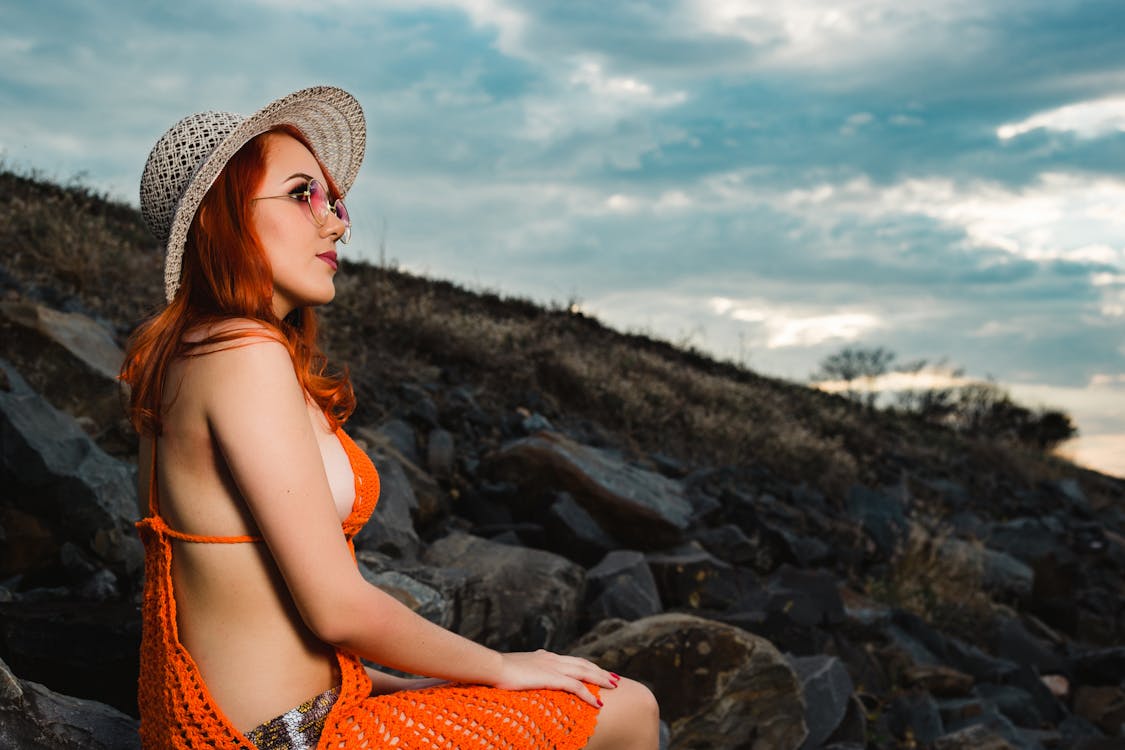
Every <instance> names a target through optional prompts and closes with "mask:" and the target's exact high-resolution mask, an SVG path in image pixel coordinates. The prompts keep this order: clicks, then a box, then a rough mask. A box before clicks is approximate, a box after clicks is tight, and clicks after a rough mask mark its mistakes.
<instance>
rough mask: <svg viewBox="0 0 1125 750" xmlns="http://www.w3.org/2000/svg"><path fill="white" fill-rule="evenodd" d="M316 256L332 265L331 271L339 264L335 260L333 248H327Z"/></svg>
mask: <svg viewBox="0 0 1125 750" xmlns="http://www.w3.org/2000/svg"><path fill="white" fill-rule="evenodd" d="M316 257H318V258H320V259H321V260H323V261H324V262H325V263H327V264H328V265H330V266H332V270H333V271H335V270H336V269H337V268H339V266H340V264H339V263H338V262H337V261H336V251H335V250H329V251H328V252H326V253H321V254H320V255H318V256H316Z"/></svg>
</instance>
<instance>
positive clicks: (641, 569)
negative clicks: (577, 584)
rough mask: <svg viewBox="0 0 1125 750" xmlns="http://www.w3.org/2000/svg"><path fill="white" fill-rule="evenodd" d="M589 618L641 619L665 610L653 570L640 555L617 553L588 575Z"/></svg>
mask: <svg viewBox="0 0 1125 750" xmlns="http://www.w3.org/2000/svg"><path fill="white" fill-rule="evenodd" d="M586 597H587V603H586V617H587V619H588V620H589V621H590V622H591V623H596V622H598V621H600V620H604V619H607V618H617V619H621V620H627V621H631V620H639V619H641V618H642V617H649V616H651V615H656V614H659V613H660V612H662V611H664V607H663V606H662V605H661V603H660V593H659V592H658V591H657V589H656V581H655V580H653V577H652V571H651V570H650V569H649V567H648V563H646V562H645V557H644V555H643V554H641V553H640V552H635V551H632V550H617V551H614V552H610V553H609V554H608V555H606V556H605V557H604V558H603V559H602V561H601V562H599V563H598V564H597V565H595V566H594V567H593V568H591V569H590V570H589V571H587V573H586Z"/></svg>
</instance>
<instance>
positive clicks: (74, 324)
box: [0, 301, 125, 432]
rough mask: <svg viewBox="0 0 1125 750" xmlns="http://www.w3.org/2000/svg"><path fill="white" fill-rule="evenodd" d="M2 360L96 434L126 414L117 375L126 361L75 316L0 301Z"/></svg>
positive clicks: (107, 337)
mask: <svg viewBox="0 0 1125 750" xmlns="http://www.w3.org/2000/svg"><path fill="white" fill-rule="evenodd" d="M0 340H3V341H4V356H5V357H7V358H9V359H10V360H11V361H12V363H13V364H14V365H15V366H16V367H17V368H18V369H19V370H20V372H21V373H22V374H23V376H24V377H25V378H26V379H27V381H28V382H29V383H30V385H31V387H32V388H33V389H34V390H35V391H36V392H38V393H40V394H41V395H42V396H43V397H44V398H46V399H47V400H48V401H50V402H51V404H52V405H54V406H55V407H56V408H58V409H61V410H63V411H65V412H66V413H68V414H70V415H71V416H73V417H76V418H79V417H83V418H87V419H89V420H91V422H92V424H93V425H94V428H93V430H94V432H100V431H101V430H103V429H105V428H106V427H108V426H110V425H112V424H114V423H116V422H118V421H119V420H120V419H121V418H122V417H123V416H124V415H123V413H122V409H121V392H120V388H119V386H118V383H117V374H118V372H119V371H120V370H121V363H122V361H123V360H124V358H125V355H124V352H122V351H121V348H120V347H119V346H117V343H116V342H115V341H114V340H113V336H112V335H111V334H110V332H109V331H108V330H106V328H104V327H103V326H101V325H100V324H98V323H96V322H95V321H93V320H91V319H90V318H88V317H86V316H85V315H81V314H79V313H72V312H59V311H57V310H52V309H51V308H49V307H44V306H43V305H38V304H35V303H33V302H25V301H5V302H0Z"/></svg>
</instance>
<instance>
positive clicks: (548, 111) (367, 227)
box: [0, 0, 1125, 475]
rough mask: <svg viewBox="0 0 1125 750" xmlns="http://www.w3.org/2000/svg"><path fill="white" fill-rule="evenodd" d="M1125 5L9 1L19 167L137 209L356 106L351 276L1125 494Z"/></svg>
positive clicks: (11, 140) (6, 71) (6, 28)
mask: <svg viewBox="0 0 1125 750" xmlns="http://www.w3.org/2000/svg"><path fill="white" fill-rule="evenodd" d="M1123 25H1125V7H1123V6H1122V4H1121V2H1120V0H1097V1H1092V2H1074V1H1072V0H929V2H926V3H903V2H901V0H834V1H833V0H800V1H796V0H795V1H794V2H789V3H778V2H758V1H756V0H742V1H736V0H664V1H663V2H659V1H655V0H654V1H652V2H640V1H633V0H623V1H622V2H589V1H588V0H561V1H554V2H553V1H541V2H532V1H531V0H522V1H521V0H421V1H419V0H394V1H392V2H366V1H361V0H354V1H349V0H319V2H290V1H289V0H257V1H256V2H254V1H244V2H237V3H235V2H230V1H229V0H228V1H226V2H218V1H217V0H203V1H200V2H192V3H176V4H172V3H156V2H138V1H133V2H114V3H91V2H87V1H85V0H70V1H66V0H61V1H55V0H44V1H43V2H41V3H34V4H33V3H27V2H16V1H15V0H0V110H2V111H3V115H2V117H0V154H2V155H3V159H4V161H5V162H6V163H7V164H8V165H14V166H17V167H23V168H36V169H39V170H42V171H43V172H45V173H46V174H47V175H49V176H53V177H57V178H60V179H69V178H70V177H72V176H74V175H79V174H80V175H83V176H84V179H85V180H86V181H87V182H88V183H91V184H93V185H95V186H98V187H100V188H102V189H104V190H106V191H108V192H109V193H110V194H112V195H114V196H117V197H120V198H123V199H126V200H129V201H132V202H134V203H135V202H136V198H135V195H136V184H137V181H138V178H139V174H140V170H141V167H142V166H143V163H144V160H145V157H146V156H147V153H148V150H149V148H151V145H152V144H153V143H154V142H155V140H156V139H157V138H158V137H159V136H160V134H161V133H162V132H163V131H164V130H165V129H166V128H167V127H169V126H170V125H171V124H172V123H173V122H175V121H176V120H178V119H179V118H180V117H182V116H183V115H186V114H188V113H190V112H195V111H200V110H204V109H225V110H231V111H235V112H242V113H250V112H252V111H254V110H256V109H258V108H259V107H261V106H262V105H264V104H265V103H267V102H268V101H270V100H272V99H274V98H276V97H278V96H281V95H284V94H286V93H288V92H290V91H292V90H295V89H297V88H301V87H304V86H307V85H313V84H319V83H331V84H335V85H339V86H342V87H344V88H346V89H348V90H349V91H351V92H352V93H354V94H355V95H356V96H357V97H358V98H359V100H360V101H361V102H362V104H363V105H364V108H365V109H366V111H367V114H368V124H369V133H370V135H369V138H370V140H369V150H368V159H367V162H366V164H365V166H364V169H363V171H362V172H361V174H360V178H359V182H358V183H357V185H356V187H355V189H354V190H353V191H352V194H351V195H350V196H349V201H348V204H349V208H350V209H351V212H352V214H353V217H354V219H355V224H356V236H355V239H354V240H353V242H352V244H351V245H349V246H348V248H347V252H354V253H356V254H357V255H359V256H361V257H364V258H367V259H370V260H378V259H379V257H380V247H382V252H383V253H384V255H385V257H386V259H387V260H393V261H395V262H397V264H398V265H399V266H401V267H403V268H406V269H408V270H411V271H415V272H419V273H424V274H427V275H430V276H434V277H439V278H445V279H451V280H454V281H456V282H459V283H462V284H464V285H467V286H469V287H472V288H477V289H487V290H492V291H498V292H501V293H503V294H508V295H517V296H523V297H531V298H534V299H537V300H540V301H544V302H555V303H559V304H570V303H575V304H578V305H580V306H581V308H582V309H583V310H585V311H587V312H590V313H593V314H595V315H597V316H598V317H599V318H600V319H602V320H603V321H605V322H607V323H609V324H612V325H614V326H616V327H619V328H621V329H625V330H633V331H645V332H650V333H653V334H655V335H658V336H661V337H663V338H667V339H669V340H672V341H676V342H681V343H690V344H693V345H695V346H697V347H699V348H702V349H705V350H708V351H711V352H713V353H715V354H716V356H718V357H720V358H729V359H733V360H737V361H742V362H744V363H745V364H747V365H748V366H750V367H752V368H754V369H756V370H758V371H761V372H763V373H766V374H771V375H779V376H782V377H787V378H791V379H796V380H804V379H806V378H807V377H808V376H809V374H810V373H811V372H812V371H813V370H815V369H816V366H817V363H818V362H819V361H820V360H821V359H822V358H823V357H824V356H826V355H827V354H830V353H833V352H835V351H838V350H839V349H840V348H842V347H843V346H845V345H849V344H852V345H859V346H885V347H887V348H889V349H891V350H893V351H895V352H896V353H898V355H899V359H900V360H911V359H917V358H923V357H924V358H931V359H936V358H941V357H946V358H948V361H949V362H951V363H953V364H955V365H958V366H962V367H964V368H965V369H966V372H967V374H969V375H970V376H973V377H981V378H983V377H992V378H995V379H996V380H997V381H998V382H1000V383H1002V384H1004V385H1006V386H1009V387H1010V388H1011V389H1012V391H1013V393H1014V395H1015V396H1016V398H1017V399H1019V400H1022V401H1024V402H1026V403H1028V404H1029V405H1047V406H1054V407H1060V408H1064V409H1066V410H1068V411H1069V412H1070V413H1072V414H1073V415H1074V416H1075V417H1076V419H1077V421H1078V423H1079V427H1080V428H1081V430H1082V433H1083V438H1082V439H1081V440H1079V441H1077V442H1076V443H1075V444H1074V445H1073V446H1072V447H1071V449H1070V450H1071V452H1072V453H1073V454H1074V455H1076V456H1077V457H1078V459H1079V460H1082V461H1084V462H1087V463H1090V464H1093V465H1096V466H1099V467H1102V468H1103V469H1106V470H1109V471H1113V472H1115V473H1117V474H1121V475H1125V44H1122V43H1121V39H1120V33H1119V32H1120V29H1121V28H1122V27H1123Z"/></svg>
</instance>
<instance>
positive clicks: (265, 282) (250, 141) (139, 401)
mask: <svg viewBox="0 0 1125 750" xmlns="http://www.w3.org/2000/svg"><path fill="white" fill-rule="evenodd" d="M365 139H366V129H365V124H364V120H363V113H362V110H361V109H360V107H359V104H358V103H357V102H356V101H355V99H354V98H353V97H351V96H350V95H349V94H347V93H346V92H344V91H341V90H339V89H335V88H331V87H317V88H311V89H305V90H303V91H298V92H296V93H293V94H290V95H289V96H287V97H284V98H282V99H279V100H277V101H276V102H273V103H272V104H270V105H268V106H267V107H265V108H263V109H262V110H260V111H259V112H258V113H256V114H254V115H253V116H251V117H248V118H245V117H241V116H238V115H232V114H228V113H215V112H208V113H202V114H199V115H192V116H190V117H187V118H185V119H184V120H182V121H180V122H179V123H177V125H175V126H174V127H173V128H171V129H170V130H169V131H168V132H167V133H165V134H164V136H163V137H162V138H161V139H160V141H158V142H157V144H156V146H155V147H154V149H153V151H152V154H150V156H149V160H148V163H147V164H146V166H145V171H144V174H143V176H142V178H141V208H142V211H143V213H144V216H145V219H146V222H147V223H148V224H149V226H150V227H151V228H152V229H153V231H154V233H155V234H156V235H157V237H158V238H159V239H160V240H161V241H162V242H164V243H165V245H166V248H165V251H166V262H165V292H166V297H167V300H168V305H167V307H165V308H164V309H163V310H162V311H161V312H159V313H157V314H156V315H155V316H153V318H151V319H150V320H148V321H147V322H146V323H145V324H144V325H142V326H141V327H140V328H139V329H138V331H137V332H136V333H135V334H134V336H133V339H132V340H131V342H130V347H129V352H128V354H127V357H126V362H125V366H124V368H123V371H122V373H123V379H124V380H125V381H126V382H127V383H128V384H129V385H130V386H131V389H132V391H131V403H130V410H131V411H130V413H131V418H132V420H133V422H134V424H135V426H136V427H137V429H138V431H139V433H140V434H141V436H142V439H141V448H140V466H141V467H142V468H141V478H140V483H141V487H148V493H147V503H146V505H147V511H148V516H147V517H146V518H145V519H144V520H143V521H141V522H140V523H139V524H138V527H139V529H140V532H141V536H142V539H143V540H144V543H145V549H146V584H145V595H144V605H143V618H144V632H143V639H142V648H141V675H140V682H139V697H140V708H141V735H142V740H143V744H144V747H146V748H198V747H207V748H214V747H221V748H227V747H238V748H254V747H257V748H263V749H264V748H275V747H278V748H303V747H309V748H312V747H333V748H336V747H348V748H351V747H371V748H374V747H384V746H388V747H390V746H393V747H397V748H478V747H479V748H491V747H496V748H516V747H521V748H522V747H527V748H531V747H536V748H538V747H558V748H579V747H584V746H585V747H590V748H638V749H639V748H645V749H646V750H650V749H651V748H655V747H656V746H657V726H658V723H657V710H656V704H655V702H654V700H653V698H652V694H651V693H650V692H649V691H648V690H647V689H646V688H644V687H643V686H642V685H640V684H638V683H636V682H632V681H630V680H627V679H622V678H619V677H618V676H617V675H615V674H612V673H609V672H606V671H605V670H602V669H600V668H599V667H597V666H596V665H594V664H592V663H590V662H588V661H586V660H584V659H579V658H574V657H568V656H560V655H556V654H551V653H548V652H545V651H537V652H534V653H506V654H501V653H497V652H495V651H492V650H491V649H488V648H485V647H483V646H480V645H478V644H476V643H473V642H472V641H469V640H466V639H464V638H462V637H460V636H458V635H456V634H454V633H451V632H449V631H446V630H443V629H442V628H440V627H438V626H436V625H434V624H432V623H430V622H428V621H426V620H425V619H423V618H421V617H419V616H418V615H416V614H414V613H413V612H412V611H411V610H410V609H408V608H407V607H405V606H403V605H402V604H400V603H399V602H398V601H397V600H395V599H394V598H392V597H391V596H389V595H388V594H386V593H384V592H383V591H381V590H380V589H378V588H376V587H374V586H371V585H370V584H368V583H367V582H366V581H365V580H364V579H363V578H362V576H360V574H359V572H358V570H357V567H356V564H355V560H354V554H353V550H352V547H351V537H352V536H353V535H354V534H355V533H356V532H357V531H358V530H359V528H360V527H361V526H362V525H363V523H364V522H365V521H366V520H367V518H368V517H369V516H370V514H371V511H372V509H373V507H374V504H375V500H376V497H377V494H378V475H377V474H376V473H375V470H374V467H373V466H371V464H370V461H369V460H368V459H367V457H366V456H365V455H364V454H363V452H362V451H360V450H359V449H358V448H357V447H356V446H355V444H354V443H353V442H352V441H351V439H350V438H349V437H348V436H347V434H346V433H344V431H343V430H342V428H341V425H342V424H343V422H344V421H345V420H346V419H347V417H348V415H349V414H350V413H351V411H352V409H353V408H354V398H353V395H352V390H351V387H350V384H349V382H348V380H347V377H346V375H338V374H337V375H333V374H329V373H327V372H326V369H325V364H326V363H325V360H324V357H323V355H322V354H321V353H320V350H319V349H318V348H317V345H316V325H315V317H314V313H313V310H312V308H313V307H314V306H316V305H320V304H324V303H326V302H329V301H330V300H331V299H332V298H333V296H334V294H335V289H334V286H333V279H334V276H335V274H336V272H337V257H336V246H337V243H338V242H347V241H348V238H349V236H350V232H351V227H350V221H349V218H348V214H347V209H346V207H345V205H344V203H343V201H342V200H341V196H342V195H343V193H344V192H346V191H347V190H348V188H350V187H351V184H352V182H353V181H354V179H355V176H356V173H357V171H358V169H359V164H360V162H361V161H362V158H363V153H364V146H365ZM142 494H143V493H142ZM359 657H366V658H368V659H370V660H371V661H374V662H376V663H378V664H382V665H385V666H387V667H391V668H394V669H397V670H400V671H403V672H407V673H411V674H420V675H427V678H424V679H404V678H399V677H395V676H391V675H389V674H385V673H382V672H379V671H376V670H372V669H367V668H364V667H363V665H362V663H361V662H360V661H359ZM587 743H588V744H587Z"/></svg>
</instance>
